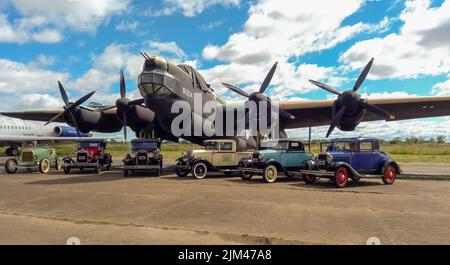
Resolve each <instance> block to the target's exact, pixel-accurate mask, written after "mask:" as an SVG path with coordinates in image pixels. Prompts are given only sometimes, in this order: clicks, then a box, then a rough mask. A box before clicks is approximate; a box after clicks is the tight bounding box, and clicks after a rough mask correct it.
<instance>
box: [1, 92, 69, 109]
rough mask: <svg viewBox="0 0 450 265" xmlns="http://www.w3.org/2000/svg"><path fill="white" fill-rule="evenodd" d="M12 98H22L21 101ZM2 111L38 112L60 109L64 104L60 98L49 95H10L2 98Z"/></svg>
mask: <svg viewBox="0 0 450 265" xmlns="http://www.w3.org/2000/svg"><path fill="white" fill-rule="evenodd" d="M12 97H17V98H20V100H11V98H12ZM0 104H1V105H2V108H1V110H2V111H18V110H36V109H40V110H41V109H44V110H45V109H55V108H60V107H61V106H62V104H63V102H62V100H61V99H60V98H57V97H55V96H52V95H49V94H36V93H32V94H13V95H11V94H9V95H5V96H2V97H0Z"/></svg>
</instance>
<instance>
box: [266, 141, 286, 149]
mask: <svg viewBox="0 0 450 265" xmlns="http://www.w3.org/2000/svg"><path fill="white" fill-rule="evenodd" d="M260 149H261V150H264V149H280V150H286V149H289V142H286V141H270V142H262V143H261V146H260Z"/></svg>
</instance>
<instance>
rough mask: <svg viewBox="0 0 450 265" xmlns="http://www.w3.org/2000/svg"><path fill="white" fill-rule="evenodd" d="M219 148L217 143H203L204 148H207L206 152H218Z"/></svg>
mask: <svg viewBox="0 0 450 265" xmlns="http://www.w3.org/2000/svg"><path fill="white" fill-rule="evenodd" d="M217 146H218V144H217V142H204V143H203V147H205V150H218V148H217Z"/></svg>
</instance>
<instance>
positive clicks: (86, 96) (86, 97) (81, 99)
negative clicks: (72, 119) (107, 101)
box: [68, 91, 95, 109]
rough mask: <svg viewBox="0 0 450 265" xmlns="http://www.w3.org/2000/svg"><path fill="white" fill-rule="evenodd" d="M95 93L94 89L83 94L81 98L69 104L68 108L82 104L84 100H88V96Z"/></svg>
mask: <svg viewBox="0 0 450 265" xmlns="http://www.w3.org/2000/svg"><path fill="white" fill-rule="evenodd" d="M94 94H95V91H92V92H91V93H89V94H86V95H84V96H82V97H81V98H79V99H78V100H77V101H75V103H73V104H70V107H69V108H68V109H74V108H75V107H77V106H79V105H81V104H83V103H84V102H85V101H86V100H88V99H89V98H90V97H92V95H94Z"/></svg>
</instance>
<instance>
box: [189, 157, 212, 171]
mask: <svg viewBox="0 0 450 265" xmlns="http://www.w3.org/2000/svg"><path fill="white" fill-rule="evenodd" d="M199 162H202V163H205V165H206V166H207V167H208V169H216V167H215V166H214V165H213V164H211V162H209V160H207V159H205V158H202V157H199V158H194V159H192V160H191V163H190V164H191V166H192V165H194V164H195V163H199Z"/></svg>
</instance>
